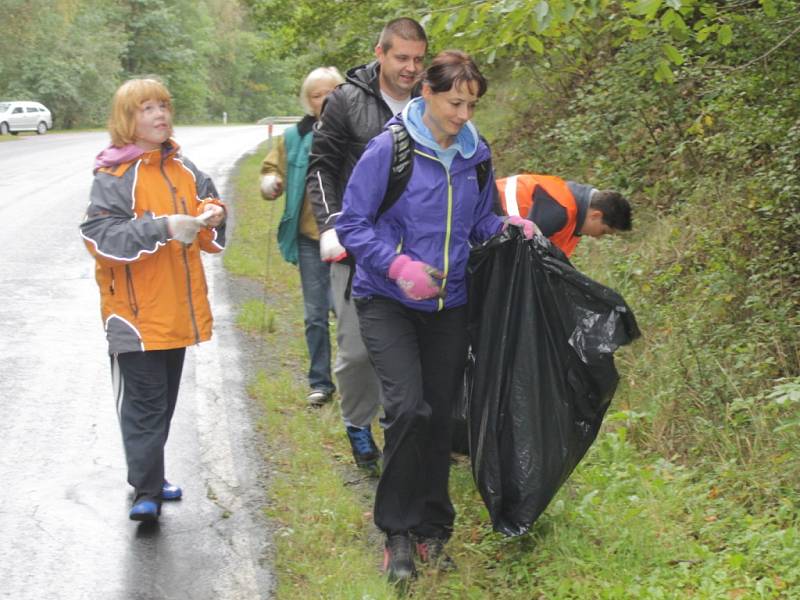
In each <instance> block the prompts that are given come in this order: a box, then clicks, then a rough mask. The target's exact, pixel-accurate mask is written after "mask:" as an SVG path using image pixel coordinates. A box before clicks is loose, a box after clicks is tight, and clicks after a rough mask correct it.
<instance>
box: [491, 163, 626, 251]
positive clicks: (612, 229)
mask: <svg viewBox="0 0 800 600" xmlns="http://www.w3.org/2000/svg"><path fill="white" fill-rule="evenodd" d="M497 190H498V192H499V194H500V204H501V206H502V208H503V212H505V214H507V215H519V216H521V217H522V218H525V219H529V220H531V221H533V222H534V223H535V224H536V225H537V226H538V227H539V229H540V230H541V232H542V235H544V236H545V237H547V238H548V239H549V240H550V241H551V242H552V243H553V244H555V245H556V246H558V247H559V248H560V249H561V250H562V251H563V252H564V254H566V255H567V256H568V257H569V256H570V255H571V254H572V252H573V251H574V250H575V247H576V246H577V245H578V242H580V240H581V237H582V236H584V235H588V236H591V237H601V236H603V235H607V234H616V233H619V232H621V231H630V229H631V228H632V222H631V205H630V203H629V202H628V200H627V199H625V197H624V196H623V195H622V194H620V193H619V192H615V191H612V190H598V189H595V188H593V187H592V186H590V185H585V184H582V183H575V182H573V181H565V180H563V179H561V178H560V177H555V176H552V175H534V174H529V173H523V174H520V175H513V176H511V177H506V178H503V179H498V180H497Z"/></svg>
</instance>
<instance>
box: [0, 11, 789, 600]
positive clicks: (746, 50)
mask: <svg viewBox="0 0 800 600" xmlns="http://www.w3.org/2000/svg"><path fill="white" fill-rule="evenodd" d="M0 7H2V10H0V12H1V13H2V16H3V23H4V27H3V33H2V34H0V99H33V100H39V101H42V102H43V103H45V104H46V105H47V106H48V107H49V108H50V109H51V110H52V111H53V113H54V115H55V119H56V128H76V127H98V126H102V125H103V123H104V120H105V116H106V111H107V107H108V102H109V99H110V97H111V94H112V93H113V91H114V89H115V88H116V86H117V85H118V84H119V82H121V81H122V80H124V79H125V78H127V77H129V76H132V75H141V74H150V73H153V74H157V75H159V76H160V77H162V78H163V79H164V80H165V81H166V82H167V84H168V86H169V88H170V90H171V91H172V93H173V95H174V98H175V106H176V111H177V119H178V122H186V123H203V122H221V120H222V113H223V111H224V112H226V113H227V114H228V118H229V120H230V121H236V122H254V121H255V120H257V119H259V118H261V117H265V116H268V115H285V114H300V108H299V104H298V102H297V100H296V96H297V93H298V88H299V82H300V81H301V80H302V77H303V76H304V74H305V73H306V72H308V70H310V69H311V68H313V67H316V66H319V65H335V66H337V67H338V68H339V69H340V70H341V71H342V72H344V71H345V70H347V69H348V68H349V67H351V66H355V65H358V64H362V63H364V62H367V61H369V60H370V59H371V56H372V48H373V46H374V43H375V40H376V39H377V35H378V33H379V32H380V29H381V27H382V25H383V24H384V23H385V22H386V21H387V20H388V19H390V18H393V17H396V16H413V17H416V18H418V19H419V20H421V22H422V23H423V24H424V26H425V27H426V30H427V31H428V34H429V37H430V51H431V54H433V53H435V52H437V51H439V50H442V49H445V48H452V47H455V48H460V49H463V50H466V51H467V52H470V53H472V54H474V56H475V57H476V58H477V60H478V62H479V63H480V64H481V65H482V68H483V70H484V73H485V74H486V75H487V77H488V79H489V80H490V91H489V93H488V95H487V96H486V97H485V98H483V99H482V100H481V102H480V105H479V107H478V110H477V113H476V122H477V124H478V126H479V128H480V129H481V132H482V133H483V134H484V135H485V136H486V137H487V138H488V139H489V141H490V142H491V144H492V148H493V151H494V154H495V163H496V164H495V166H496V169H497V172H498V176H504V175H509V174H512V173H515V172H519V171H523V170H527V171H532V172H538V173H552V174H558V175H560V176H562V177H565V178H569V179H574V180H576V181H582V182H590V183H592V184H594V185H595V186H597V187H603V188H615V189H618V190H621V191H623V192H624V193H625V194H626V195H627V196H628V197H629V198H631V200H632V201H633V204H634V207H635V221H634V231H633V232H632V233H631V234H629V235H626V236H622V237H620V238H616V239H613V240H608V239H604V240H601V241H593V240H586V241H584V242H582V244H581V247H579V249H578V251H577V252H576V255H575V256H576V264H577V265H578V267H579V268H580V269H581V270H583V271H585V272H587V273H588V274H590V275H591V276H592V277H594V278H596V279H598V280H599V281H601V282H603V283H605V284H607V285H609V286H610V287H612V288H614V289H616V290H617V291H619V292H620V293H621V294H622V295H623V296H624V297H625V298H626V300H627V301H628V303H629V304H630V305H631V306H632V307H633V309H634V311H635V313H636V316H637V319H638V320H639V323H640V325H641V327H642V330H643V334H644V336H643V339H642V340H640V341H638V342H636V343H635V344H634V345H633V347H631V348H626V349H623V350H621V351H620V352H619V353H618V357H617V358H618V361H617V362H618V367H619V369H620V372H621V374H622V381H621V384H620V388H619V390H618V392H617V396H616V398H615V404H614V406H613V407H612V411H611V412H610V413H609V417H608V419H607V426H606V427H607V431H609V432H612V433H613V434H614V435H615V436H616V437H615V438H614V439H615V440H617V442H618V443H622V444H624V445H625V447H626V448H629V449H632V450H633V451H635V452H637V453H638V454H639V455H640V456H647V457H650V458H651V459H652V460H653V463H652V464H653V465H658V466H654V467H653V469H654V470H653V473H655V475H654V477H656V476H658V477H663V478H665V480H666V479H670V478H674V477H676V475H675V473H676V471H675V469H678V470H680V469H683V468H686V469H688V471H687V472H688V473H691V478H692V483H693V485H696V486H697V488H696V489H699V490H701V492H700V493H702V495H703V503H702V506H703V508H702V511H703V515H701V520H700V525H698V526H697V528H696V530H697V531H696V532H695V533H696V536H697V537H696V540H703V539H704V537H703V536H704V535H706V534H709V531H712V533H711V534H709V535H718V536H719V537H720V539H721V540H723V541H720V543H719V545H718V546H715V545H714V543H713V542H711V541H709V542H708V547H709V548H710V550H709V551H710V552H717V551H719V552H723V551H724V552H727V553H728V558H726V560H728V563H730V564H729V566H730V567H731V568H743V567H744V568H745V570H746V573H747V577H748V581H749V584H748V586H750V584H752V587H746V589H752V590H756V589H761V590H762V592H763V593H761V594H760V595H764V594H766V595H767V596H771V595H786V597H795V596H792V595H791V594H792V592H791V590H796V589H798V588H800V569H799V568H798V567H797V564H796V548H797V545H798V508H800V460H799V459H798V451H797V439H798V433H800V416H799V414H798V413H800V341H799V340H800V336H799V335H798V334H800V318H799V317H798V306H800V260H799V256H798V254H800V252H799V251H800V236H798V226H800V217H799V216H798V215H800V212H799V209H800V85H799V84H798V82H800V3H799V2H797V1H793V0H732V1H713V0H632V1H618V0H550V1H546V0H497V1H494V2H484V1H480V0H470V1H465V2H443V1H440V0H425V1H421V0H409V1H405V2H399V1H396V0H385V1H379V0H370V1H365V0H329V1H327V2H324V3H322V2H316V1H313V0H295V1H293V2H286V1H284V0H240V1H228V0H200V1H191V2H190V1H188V0H174V1H169V2H168V1H165V0H136V1H131V0H128V1H113V2H112V1H110V0H55V1H47V0H24V1H23V0H2V2H0ZM620 440H621V441H620ZM670 473H671V474H670ZM618 475H619V474H618ZM715 502H717V503H718V506H717V508H716V509H714V508H713V504H714V503H715ZM687 506H688V504H687ZM709 506H712V508H709ZM689 510H690V509H689V508H686V511H687V513H688V512H689ZM726 511H727V512H729V513H730V515H733V514H734V513H735V520H736V522H737V523H738V524H739V525H741V529H740V530H736V531H738V533H736V534H735V535H734V534H733V533H732V532H733V531H734V529H730V528H728V529H724V527H727V526H729V527H731V528H735V525H734V523H733V521H732V520H726V515H725V514H723V513H725V512H726ZM730 515H728V516H730ZM686 518H687V520H691V519H692V516H691V515H688V514H687V516H686ZM748 520H749V521H748ZM722 521H725V522H726V523H727V525H726V526H721V527H723V529H722V530H719V531H716V532H714V531H713V529H714V527H720V526H719V525H715V523H720V522H722ZM742 523H744V525H742ZM707 529H708V530H707ZM746 531H751V532H753V531H758V532H759V534H760V535H762V536H763V535H766V534H765V533H764V532H769V536H771V537H769V540H766V539H760V540H759V541H758V542H756V541H754V539H755V538H753V537H748V535H745V533H744V532H746ZM754 544H755V546H754ZM762 544H763V548H762ZM754 548H756V549H757V551H755V550H754ZM781 548H783V549H784V550H787V551H788V549H789V548H793V549H794V550H793V553H792V554H791V557H794V558H791V557H790V554H789V553H788V552H787V553H786V554H782V553H781V551H780V549H781ZM758 557H760V558H758ZM781 557H784V558H781ZM759 561H761V562H759ZM728 563H726V564H728ZM742 563H747V564H746V565H743V564H742ZM692 564H693V563H689V566H688V567H687V568H691V565H692ZM792 565H793V566H792ZM759 586H760V587H759ZM743 589H744V588H743ZM734 597H738V596H734Z"/></svg>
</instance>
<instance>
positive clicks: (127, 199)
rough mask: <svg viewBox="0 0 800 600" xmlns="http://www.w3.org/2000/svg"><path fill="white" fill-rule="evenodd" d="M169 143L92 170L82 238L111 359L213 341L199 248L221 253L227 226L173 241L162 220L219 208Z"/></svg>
mask: <svg viewBox="0 0 800 600" xmlns="http://www.w3.org/2000/svg"><path fill="white" fill-rule="evenodd" d="M178 150H179V148H178V146H177V144H175V142H174V141H173V140H169V141H168V142H166V143H164V144H163V146H162V148H161V149H160V150H153V151H151V152H145V153H144V154H142V155H141V156H140V157H139V158H137V159H135V160H132V161H129V162H123V163H121V164H118V165H113V166H108V167H102V168H100V169H98V170H97V171H96V173H95V178H94V182H93V184H92V190H91V196H90V201H89V207H88V209H87V210H86V217H85V218H84V221H83V223H82V224H81V227H80V228H81V235H82V236H83V240H84V243H85V244H86V247H87V248H88V249H89V252H90V253H91V254H92V255H93V256H94V258H95V260H96V267H95V277H96V279H97V285H98V286H99V288H100V303H101V307H100V308H101V313H102V318H103V323H104V326H105V331H106V337H107V339H108V351H109V353H110V354H117V353H123V352H135V351H146V350H167V349H172V348H182V347H185V346H189V345H191V344H196V343H199V342H202V341H206V340H208V339H209V338H210V337H211V323H212V317H211V309H210V307H209V304H208V297H207V294H208V288H207V285H206V279H205V273H204V272H203V264H202V262H201V260H200V251H201V249H202V250H205V251H206V252H220V251H222V249H223V248H224V246H225V225H224V223H223V224H222V225H220V226H219V227H215V228H206V229H202V230H200V232H199V233H198V235H197V237H196V238H195V241H194V242H193V243H192V244H191V245H188V246H187V245H184V244H182V243H181V242H178V241H177V240H171V239H170V238H169V233H168V229H167V219H166V217H167V216H168V215H171V214H176V213H184V214H189V215H199V214H202V213H203V211H204V207H205V205H206V204H207V203H214V204H219V205H220V206H223V207H224V205H223V204H222V202H220V200H219V194H217V190H216V188H215V187H214V183H213V181H211V179H210V178H209V177H208V176H207V175H205V174H204V173H202V172H201V171H199V170H198V169H197V167H195V166H194V164H192V163H191V162H190V161H189V160H187V159H186V158H184V157H182V156H180V154H179V153H178Z"/></svg>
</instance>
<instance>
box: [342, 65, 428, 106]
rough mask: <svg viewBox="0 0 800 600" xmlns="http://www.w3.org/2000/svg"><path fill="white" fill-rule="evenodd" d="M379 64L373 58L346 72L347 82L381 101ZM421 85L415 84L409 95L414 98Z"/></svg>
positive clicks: (418, 92)
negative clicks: (369, 61)
mask: <svg viewBox="0 0 800 600" xmlns="http://www.w3.org/2000/svg"><path fill="white" fill-rule="evenodd" d="M380 73H381V64H380V63H379V62H378V61H377V60H373V61H372V62H371V63H367V64H366V65H360V66H358V67H353V68H352V69H350V70H349V71H348V72H347V77H346V79H347V82H348V83H352V84H353V85H355V86H357V87H359V88H361V89H362V90H364V91H365V92H367V93H368V94H372V95H373V96H375V97H376V98H377V99H378V100H380V101H381V102H383V96H381V82H380ZM421 89H422V88H421V85H420V84H417V85H415V86H414V89H413V90H411V97H412V98H416V97H417V96H419V94H420V91H421Z"/></svg>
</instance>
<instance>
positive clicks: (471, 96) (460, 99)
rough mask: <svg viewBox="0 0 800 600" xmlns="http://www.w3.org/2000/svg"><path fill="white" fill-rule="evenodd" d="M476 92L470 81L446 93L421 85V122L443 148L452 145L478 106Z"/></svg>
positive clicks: (475, 85) (457, 85) (475, 86)
mask: <svg viewBox="0 0 800 600" xmlns="http://www.w3.org/2000/svg"><path fill="white" fill-rule="evenodd" d="M477 92H478V86H477V84H476V83H474V82H472V81H469V82H463V81H462V82H459V83H457V84H455V85H453V87H451V88H450V89H449V90H448V91H446V92H439V93H436V92H434V91H433V90H431V88H430V86H428V85H427V84H423V86H422V97H423V98H424V100H425V114H424V115H423V116H422V121H423V122H424V123H425V125H426V126H427V127H428V129H430V130H431V133H432V134H433V138H434V139H435V140H436V141H437V142H438V143H439V145H440V146H442V147H443V148H447V147H448V146H449V145H450V144H452V143H453V140H454V139H455V138H456V136H457V135H458V132H459V131H461V128H462V127H464V125H465V124H466V122H467V121H469V120H470V119H471V118H472V115H473V113H474V112H475V106H477V104H478V94H477Z"/></svg>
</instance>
